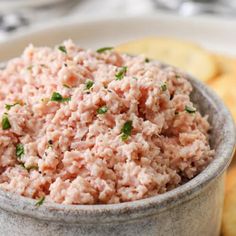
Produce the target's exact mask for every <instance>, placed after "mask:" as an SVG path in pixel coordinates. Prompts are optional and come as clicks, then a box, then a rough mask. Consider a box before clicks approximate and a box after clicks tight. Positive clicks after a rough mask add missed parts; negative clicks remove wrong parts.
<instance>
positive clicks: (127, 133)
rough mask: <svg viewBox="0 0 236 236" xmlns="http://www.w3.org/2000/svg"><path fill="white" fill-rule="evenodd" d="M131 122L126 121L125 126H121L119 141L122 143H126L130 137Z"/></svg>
mask: <svg viewBox="0 0 236 236" xmlns="http://www.w3.org/2000/svg"><path fill="white" fill-rule="evenodd" d="M132 128H133V127H132V121H131V120H128V121H126V122H125V124H124V125H123V127H122V129H121V134H122V135H121V139H122V141H126V140H127V139H128V138H129V136H130V135H131V131H132Z"/></svg>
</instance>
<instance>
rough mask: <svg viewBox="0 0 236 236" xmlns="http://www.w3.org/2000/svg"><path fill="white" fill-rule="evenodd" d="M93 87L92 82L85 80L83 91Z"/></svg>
mask: <svg viewBox="0 0 236 236" xmlns="http://www.w3.org/2000/svg"><path fill="white" fill-rule="evenodd" d="M93 85H94V82H93V81H92V80H87V81H86V82H85V89H86V90H89V89H91V88H92V87H93Z"/></svg>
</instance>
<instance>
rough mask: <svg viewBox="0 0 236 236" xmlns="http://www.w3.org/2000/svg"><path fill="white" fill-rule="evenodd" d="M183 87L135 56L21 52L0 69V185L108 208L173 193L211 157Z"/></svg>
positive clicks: (67, 48)
mask: <svg viewBox="0 0 236 236" xmlns="http://www.w3.org/2000/svg"><path fill="white" fill-rule="evenodd" d="M191 90H192V87H191V84H190V83H189V82H188V81H187V80H186V78H185V76H184V75H183V74H181V73H180V72H178V71H176V70H175V69H173V68H171V67H167V68H163V67H162V66H161V65H160V64H158V63H157V62H149V61H148V60H145V58H144V57H142V56H138V57H132V56H128V55H121V54H118V53H116V52H115V51H113V50H105V49H104V50H99V52H94V51H91V50H84V49H82V48H80V47H78V46H77V45H75V44H74V43H73V42H72V41H66V42H64V43H63V44H62V45H60V46H58V47H55V48H54V49H51V48H36V47H34V46H32V45H30V46H29V47H27V48H26V49H25V51H24V53H23V55H22V56H21V57H19V58H15V59H13V60H11V61H10V62H8V63H7V65H6V67H5V68H4V69H3V70H1V71H0V116H1V128H0V171H1V172H0V173H1V174H0V188H2V189H4V190H6V191H11V192H14V193H17V194H20V195H22V196H26V197H30V198H34V199H39V198H42V197H43V198H45V199H46V201H53V202H57V203H63V204H102V203H107V204H108V203H119V202H126V201H134V200H138V199H143V198H147V197H150V196H154V195H158V194H161V193H164V192H166V191H169V190H171V189H173V188H176V187H178V186H179V185H181V184H183V183H184V182H186V181H187V180H189V179H191V178H193V177H194V176H195V175H197V174H198V173H199V172H201V171H202V170H203V169H204V168H205V167H206V166H207V165H208V163H209V162H210V161H211V160H212V158H213V154H214V151H213V150H211V148H210V146H209V142H208V131H209V123H208V122H207V117H202V116H201V114H200V113H199V112H198V111H197V110H196V109H195V107H194V104H193V103H192V102H191V100H190V96H189V95H190V93H191Z"/></svg>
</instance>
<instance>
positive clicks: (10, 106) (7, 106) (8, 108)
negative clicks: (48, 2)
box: [5, 102, 21, 111]
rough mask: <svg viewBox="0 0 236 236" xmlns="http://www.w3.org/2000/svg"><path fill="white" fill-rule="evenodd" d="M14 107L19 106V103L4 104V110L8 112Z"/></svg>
mask: <svg viewBox="0 0 236 236" xmlns="http://www.w3.org/2000/svg"><path fill="white" fill-rule="evenodd" d="M16 105H21V104H20V103H19V102H16V103H14V104H5V108H6V109H7V110H8V111H9V110H10V109H11V108H12V107H14V106H16Z"/></svg>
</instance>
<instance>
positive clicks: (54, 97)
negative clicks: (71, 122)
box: [51, 92, 71, 102]
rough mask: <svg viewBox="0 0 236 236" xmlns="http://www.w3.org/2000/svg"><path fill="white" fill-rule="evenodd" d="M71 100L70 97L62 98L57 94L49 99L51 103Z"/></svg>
mask: <svg viewBox="0 0 236 236" xmlns="http://www.w3.org/2000/svg"><path fill="white" fill-rule="evenodd" d="M70 100H71V98H70V97H67V98H64V97H62V95H61V94H60V93H58V92H54V93H53V94H52V97H51V101H53V102H69V101H70Z"/></svg>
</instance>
